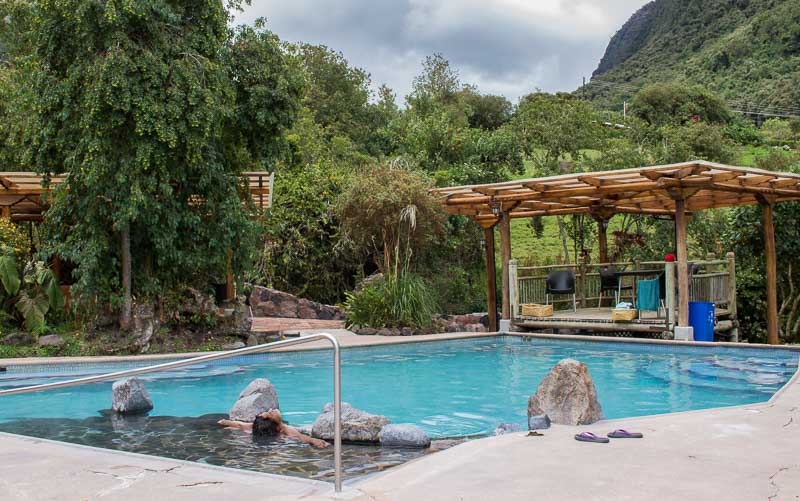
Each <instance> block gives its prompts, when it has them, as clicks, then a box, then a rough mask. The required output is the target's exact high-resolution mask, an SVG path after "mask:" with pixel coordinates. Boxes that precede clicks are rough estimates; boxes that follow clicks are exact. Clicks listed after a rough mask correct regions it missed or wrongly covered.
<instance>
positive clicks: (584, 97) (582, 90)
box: [581, 77, 586, 101]
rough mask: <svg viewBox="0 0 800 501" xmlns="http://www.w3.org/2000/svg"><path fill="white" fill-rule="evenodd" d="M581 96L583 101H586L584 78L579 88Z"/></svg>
mask: <svg viewBox="0 0 800 501" xmlns="http://www.w3.org/2000/svg"><path fill="white" fill-rule="evenodd" d="M581 94H582V95H583V100H584V101H586V77H583V85H582V86H581Z"/></svg>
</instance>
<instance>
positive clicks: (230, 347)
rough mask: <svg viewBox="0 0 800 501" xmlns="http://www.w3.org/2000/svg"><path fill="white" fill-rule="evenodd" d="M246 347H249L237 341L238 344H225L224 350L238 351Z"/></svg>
mask: <svg viewBox="0 0 800 501" xmlns="http://www.w3.org/2000/svg"><path fill="white" fill-rule="evenodd" d="M245 346H247V345H245V344H244V343H243V342H241V341H236V342H233V343H227V344H223V345H222V349H223V350H238V349H240V348H244V347H245Z"/></svg>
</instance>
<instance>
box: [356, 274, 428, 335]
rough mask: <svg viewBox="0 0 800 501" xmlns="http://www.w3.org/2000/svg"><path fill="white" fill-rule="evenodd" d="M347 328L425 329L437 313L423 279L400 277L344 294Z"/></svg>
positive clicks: (400, 275)
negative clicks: (354, 326) (357, 326)
mask: <svg viewBox="0 0 800 501" xmlns="http://www.w3.org/2000/svg"><path fill="white" fill-rule="evenodd" d="M345 308H346V309H347V314H346V317H345V319H346V324H347V326H348V327H351V326H353V325H359V326H361V327H373V328H381V327H415V328H419V327H427V326H429V325H430V324H431V320H432V317H433V315H434V314H435V313H436V312H437V311H438V305H437V303H436V298H435V295H434V293H433V290H432V289H431V287H430V286H429V285H428V284H427V283H426V282H425V280H423V279H422V277H420V276H418V275H415V274H413V273H410V272H404V273H399V274H397V275H393V276H390V277H388V278H385V279H383V280H381V281H379V282H375V283H372V284H370V285H368V286H366V287H365V288H363V289H361V290H359V291H355V292H352V293H348V294H347V300H346V301H345Z"/></svg>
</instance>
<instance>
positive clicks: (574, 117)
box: [512, 92, 605, 173]
mask: <svg viewBox="0 0 800 501" xmlns="http://www.w3.org/2000/svg"><path fill="white" fill-rule="evenodd" d="M596 118H597V117H595V115H594V112H593V110H592V108H591V106H590V104H589V103H588V102H586V101H583V100H581V99H578V98H576V97H574V96H572V95H571V94H555V95H553V94H546V93H542V92H537V93H534V94H529V95H527V96H525V97H523V98H522V100H521V102H520V104H519V106H518V108H517V114H516V116H515V117H514V119H513V122H512V127H513V129H514V131H515V132H516V134H517V137H518V138H519V141H520V143H521V144H522V147H523V148H524V150H525V153H526V154H527V155H528V156H529V157H530V158H532V159H533V161H534V163H535V164H536V166H537V167H538V168H539V169H541V170H543V171H544V172H545V173H553V172H555V171H556V169H557V166H558V165H557V164H558V161H559V160H562V159H565V158H566V157H570V158H572V159H577V158H578V157H579V156H580V152H581V150H583V149H587V148H592V147H594V146H595V145H596V143H597V141H598V139H599V138H600V137H601V136H602V135H603V134H605V131H604V129H603V126H602V125H601V124H600V123H599V122H598V120H597V119H596Z"/></svg>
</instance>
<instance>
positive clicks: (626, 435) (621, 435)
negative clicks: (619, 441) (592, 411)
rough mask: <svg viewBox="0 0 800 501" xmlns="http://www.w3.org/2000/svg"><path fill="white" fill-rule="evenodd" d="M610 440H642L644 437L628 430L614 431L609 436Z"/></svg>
mask: <svg viewBox="0 0 800 501" xmlns="http://www.w3.org/2000/svg"><path fill="white" fill-rule="evenodd" d="M608 437H609V438H642V437H644V435H642V434H641V433H638V432H631V431H628V430H622V429H619V430H614V431H612V432H611V433H609V434H608Z"/></svg>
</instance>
